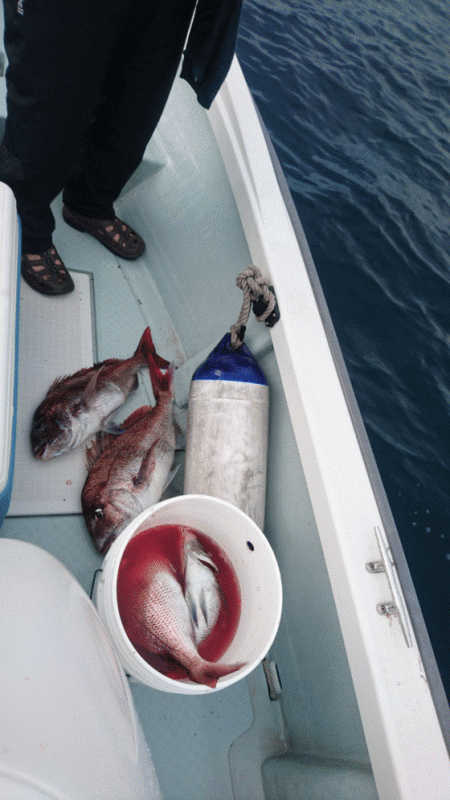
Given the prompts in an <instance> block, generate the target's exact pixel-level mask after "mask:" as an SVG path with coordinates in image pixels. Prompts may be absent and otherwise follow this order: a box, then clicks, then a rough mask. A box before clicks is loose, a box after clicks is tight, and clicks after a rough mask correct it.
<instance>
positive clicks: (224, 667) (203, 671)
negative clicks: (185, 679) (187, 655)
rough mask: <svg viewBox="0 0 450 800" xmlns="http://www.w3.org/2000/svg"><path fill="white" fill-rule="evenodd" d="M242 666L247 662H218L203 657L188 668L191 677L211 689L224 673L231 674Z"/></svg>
mask: <svg viewBox="0 0 450 800" xmlns="http://www.w3.org/2000/svg"><path fill="white" fill-rule="evenodd" d="M242 667H245V662H242V663H240V664H217V663H215V662H213V661H205V660H204V659H202V658H201V659H200V661H199V663H195V664H193V665H189V667H188V668H187V669H188V672H189V677H190V679H191V680H193V681H195V683H204V684H205V685H206V686H210V687H211V689H215V688H216V684H217V681H218V680H219V678H222V677H223V676H224V675H230V673H231V672H236V671H237V670H238V669H241V668H242Z"/></svg>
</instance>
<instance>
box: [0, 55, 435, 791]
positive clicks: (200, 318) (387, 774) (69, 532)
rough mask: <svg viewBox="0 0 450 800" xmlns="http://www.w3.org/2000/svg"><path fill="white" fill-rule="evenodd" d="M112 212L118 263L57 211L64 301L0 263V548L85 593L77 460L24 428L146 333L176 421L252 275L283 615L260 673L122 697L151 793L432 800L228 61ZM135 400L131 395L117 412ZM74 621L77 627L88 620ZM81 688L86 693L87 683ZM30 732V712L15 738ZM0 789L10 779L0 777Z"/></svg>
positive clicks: (404, 590) (378, 581)
mask: <svg viewBox="0 0 450 800" xmlns="http://www.w3.org/2000/svg"><path fill="white" fill-rule="evenodd" d="M5 113H6V112H5V102H4V98H3V99H2V106H1V115H2V116H3V117H4V116H5ZM3 188H4V187H3ZM11 209H12V210H11ZM117 212H118V215H119V216H121V217H122V218H124V219H126V220H127V222H128V223H129V224H131V225H132V226H133V227H134V228H135V229H136V230H138V231H139V232H140V233H141V235H142V236H143V237H144V239H145V241H146V244H147V247H146V251H145V253H144V255H143V256H142V257H141V258H140V259H139V260H138V261H137V262H134V263H132V264H131V263H129V262H125V261H121V260H120V259H117V258H116V257H114V256H112V255H110V254H109V253H107V252H106V251H105V250H104V248H102V247H101V245H100V244H99V243H98V242H96V241H95V240H94V239H92V237H89V236H86V235H84V234H81V233H78V232H77V231H74V230H72V229H71V228H69V227H68V226H67V225H65V223H64V222H63V221H62V219H61V198H57V199H56V200H55V202H54V213H55V217H56V219H57V228H56V232H55V245H56V247H57V249H58V251H59V252H60V254H61V256H62V257H63V259H64V261H65V263H66V264H67V265H68V266H69V268H70V270H71V274H72V276H73V278H74V282H75V287H76V288H75V292H74V293H73V294H72V295H67V296H64V297H60V298H56V299H54V298H50V299H49V298H45V297H43V296H41V295H37V294H36V293H34V292H32V291H31V289H29V287H28V286H27V285H26V284H24V282H23V281H22V283H21V285H20V286H19V284H18V280H17V277H14V276H15V275H17V270H15V269H14V268H13V269H11V270H10V272H9V273H7V271H5V270H4V269H3V263H2V277H1V280H2V294H1V299H2V303H3V304H4V306H2V308H3V313H2V316H1V320H0V325H1V326H2V336H1V340H2V342H3V343H4V351H5V352H4V354H3V356H2V357H3V361H2V362H0V363H1V369H2V375H4V376H5V381H3V386H4V387H5V390H4V393H3V395H1V396H0V397H1V398H2V409H1V415H2V418H1V423H2V428H1V429H0V430H1V433H2V439H3V442H4V445H3V451H2V458H3V466H2V472H1V473H0V474H1V475H2V480H3V484H2V485H1V487H0V489H1V491H2V504H3V509H4V512H5V513H4V514H3V516H4V519H3V524H2V528H1V535H2V539H1V540H0V541H1V542H3V543H5V542H7V543H9V544H11V543H12V542H14V543H29V544H32V545H34V546H37V547H38V548H39V553H42V551H44V552H45V553H47V554H50V555H51V556H52V557H55V558H56V559H57V560H58V562H60V563H61V564H62V565H64V567H65V568H66V570H68V571H69V573H70V575H71V576H73V578H74V581H75V582H76V585H77V586H81V587H82V590H84V592H85V593H86V595H89V594H90V592H91V588H92V584H93V581H94V576H95V574H96V572H97V571H98V570H101V568H102V561H103V558H102V556H100V555H99V554H98V553H96V551H95V550H94V548H93V546H92V543H91V541H90V539H89V536H88V534H87V531H86V528H85V525H84V520H83V517H82V516H81V513H80V501H79V495H80V487H81V486H82V483H83V481H84V478H85V474H86V473H85V465H84V453H82V452H80V451H73V453H71V454H70V455H69V456H67V457H64V458H61V459H53V460H52V461H50V462H48V463H46V464H42V463H37V462H36V463H33V459H32V458H31V456H30V454H29V452H28V449H27V447H28V445H27V442H28V438H27V437H28V435H29V419H30V414H31V413H32V409H33V408H34V407H35V406H36V404H37V401H38V399H39V398H41V397H42V396H43V393H45V391H46V389H47V387H48V385H49V383H50V382H51V381H52V380H54V378H55V377H57V376H58V375H60V374H69V373H71V372H74V371H75V370H76V369H79V368H80V367H81V366H86V365H89V364H91V363H93V361H101V360H103V359H104V358H108V357H124V358H125V357H128V356H129V355H130V354H131V353H132V352H133V350H134V348H135V347H136V344H137V342H138V341H139V338H140V336H141V334H142V331H143V329H144V328H145V327H146V326H147V325H150V327H151V330H152V335H153V338H154V342H155V345H156V348H157V350H158V352H160V353H161V355H162V356H163V357H165V358H167V359H168V360H170V361H173V362H174V363H175V364H176V367H177V390H176V404H177V405H178V406H179V407H180V409H183V408H185V406H186V403H187V397H188V391H189V385H190V380H191V377H192V374H193V372H194V370H195V369H196V368H197V367H198V365H199V364H200V363H202V361H203V360H204V359H205V357H206V355H207V354H208V353H209V352H210V351H211V350H212V348H213V347H215V345H216V344H217V342H218V341H219V340H220V339H221V338H222V336H223V335H224V333H226V332H227V331H228V330H229V329H230V325H231V324H233V323H234V322H235V321H236V318H237V317H238V315H239V310H240V306H241V301H242V296H241V292H240V290H239V289H238V287H237V286H236V277H237V276H238V275H239V273H241V271H242V270H243V269H246V268H247V267H249V266H250V265H256V266H257V267H258V268H259V270H260V271H261V273H262V275H263V276H264V277H265V278H266V280H267V282H268V284H270V285H271V286H272V287H273V288H274V293H275V295H276V300H277V304H278V308H279V312H280V318H279V320H278V321H277V322H276V323H275V324H274V325H273V327H269V326H267V325H265V324H264V323H261V322H260V321H258V320H257V319H256V318H255V317H254V316H253V315H252V317H251V319H250V320H249V322H248V324H247V329H246V333H245V342H246V344H247V345H248V347H249V348H250V350H251V352H252V353H253V354H254V356H255V358H256V359H257V361H258V364H259V365H260V366H261V368H262V369H263V371H264V373H265V375H266V377H267V380H268V383H269V387H270V430H269V447H268V467H267V487H266V507H265V522H264V526H263V530H264V533H265V535H266V537H267V539H268V541H269V542H270V544H271V546H272V548H273V551H274V553H275V556H276V559H277V562H278V565H279V568H280V572H281V576H282V583H283V613H282V617H281V622H280V627H279V630H278V633H277V636H276V638H275V640H274V642H273V645H272V647H271V649H270V651H269V653H268V654H267V656H266V658H265V659H264V661H263V662H262V663H261V664H259V665H258V666H257V667H256V668H255V669H254V670H253V672H251V673H250V674H249V675H248V676H247V677H246V678H245V679H243V680H241V681H238V682H237V683H235V684H233V686H230V687H228V688H227V689H225V690H223V691H218V692H212V693H206V694H204V695H201V696H195V697H185V696H184V695H177V694H168V693H165V692H162V691H158V690H155V689H152V688H149V687H148V686H144V685H142V684H139V683H136V682H131V681H130V682H129V689H128V688H127V689H126V691H131V697H132V700H130V703H131V705H132V706H133V707H134V709H135V710H136V712H137V717H138V719H139V724H140V726H141V729H142V731H143V734H144V736H145V740H146V743H147V745H148V748H149V751H150V753H151V758H152V762H153V764H154V768H155V771H156V775H157V778H158V781H159V785H160V789H161V794H162V796H163V798H165V800H294V799H295V800H299V798H302V800H325V798H327V799H328V798H333V800H350V798H352V800H353V798H354V799H355V800H356V798H357V800H376V798H378V800H425V798H426V800H450V758H449V746H450V715H449V709H448V703H447V700H446V696H445V692H444V688H443V685H442V682H441V679H440V676H439V671H438V668H437V665H436V662H435V659H434V655H433V652H432V648H431V645H430V642H429V639H428V635H427V631H426V627H425V624H424V620H423V617H422V614H421V610H420V605H419V603H418V600H417V597H416V594H415V590H414V587H413V584H412V581H411V577H410V574H409V570H408V566H407V563H406V560H405V557H404V553H403V550H402V546H401V543H400V540H399V536H398V532H397V530H396V528H395V523H394V520H393V518H392V514H391V512H390V509H389V505H388V501H387V499H386V495H385V492H384V489H383V486H382V483H381V480H380V477H379V473H378V470H377V467H376V463H375V461H374V457H373V454H372V451H371V448H370V444H369V441H368V438H367V435H366V432H365V429H364V425H363V422H362V419H361V415H360V412H359V410H358V407H357V403H356V400H355V397H354V394H353V391H352V387H351V384H350V381H349V377H348V374H347V371H346V368H345V364H344V361H343V358H342V354H341V351H340V348H339V344H338V341H337V338H336V335H335V332H334V329H333V325H332V322H331V319H330V316H329V313H328V310H327V307H326V302H325V299H324V296H323V293H322V289H321V286H320V282H319V279H318V276H317V273H316V270H315V267H314V263H313V260H312V257H311V253H310V251H309V248H308V244H307V241H306V239H305V236H304V233H303V230H302V227H301V223H300V221H299V218H298V216H297V212H296V210H295V207H294V204H293V202H292V198H291V196H290V193H289V190H288V187H287V184H286V181H285V178H284V176H283V173H282V170H281V168H280V165H279V162H278V160H277V157H276V155H275V153H274V149H273V147H272V144H271V142H270V139H269V136H268V134H267V132H266V130H265V128H264V125H263V123H262V121H261V119H260V117H259V114H258V111H257V109H256V106H255V104H254V102H253V100H252V97H251V95H250V92H249V89H248V86H247V84H246V81H245V79H244V76H243V73H242V70H241V68H240V65H239V63H238V61H237V59H236V58H235V59H234V61H233V64H232V67H231V69H230V72H229V74H228V76H227V78H226V80H225V82H224V84H223V86H222V88H221V90H220V92H219V94H218V96H217V98H216V99H215V101H214V103H213V105H212V107H211V109H210V110H209V111H205V110H204V109H203V108H201V107H200V106H199V105H198V104H197V102H196V99H195V96H194V94H193V92H192V90H191V89H190V87H189V86H188V85H187V84H186V83H185V82H183V81H181V80H177V81H176V83H175V85H174V88H173V91H172V94H171V96H170V99H169V102H168V104H167V107H166V110H165V112H164V115H163V117H162V119H161V121H160V124H159V125H158V128H157V130H156V132H155V135H154V137H153V139H152V141H151V142H150V144H149V146H148V148H147V151H146V154H145V157H144V160H143V162H142V164H141V165H140V167H139V168H138V170H137V171H136V173H135V174H134V175H133V177H132V178H131V179H130V181H129V183H128V184H127V186H126V187H125V189H124V191H123V193H122V195H121V197H120V198H119V200H118V203H117ZM1 214H2V216H1V220H2V226H3V227H2V236H3V240H2V241H4V242H5V241H6V239H8V242H9V244H7V245H6V244H5V247H4V249H3V251H2V258H7V259H10V260H12V261H13V262H14V263H17V262H16V261H15V259H17V254H18V248H17V237H18V222H17V219H16V218H15V216H14V206H13V204H12V200H11V197H10V196H9V194H8V192H7V191H3V193H2V212H1ZM5 248H6V250H7V252H6V253H5V252H4V251H5ZM8 248H9V249H8ZM7 275H9V277H7ZM18 292H20V298H19V294H18ZM16 298H18V299H17V302H16ZM17 331H18V338H17V339H16V332H17ZM15 381H18V391H17V398H18V400H17V411H15V405H14V396H15ZM149 396H151V390H150V387H149V386H148V385H147V382H146V379H145V377H144V378H143V379H142V381H141V383H140V387H139V389H138V392H137V394H136V396H135V397H134V398H133V399H132V400H130V401H129V402H128V403H127V406H126V412H124V413H130V409H132V408H134V407H138V405H142V404H143V403H146V402H148V397H149ZM130 403H131V405H130ZM14 454H15V462H14ZM176 458H177V460H178V463H179V465H180V468H179V470H178V473H177V475H176V476H175V478H174V480H173V481H172V483H171V485H170V486H169V487H168V488H167V490H166V493H165V494H164V495H163V497H174V496H177V494H182V493H183V454H182V453H179V454H177V456H176ZM13 463H14V477H12V467H13ZM6 506H9V510H8V513H7V514H6ZM0 507H1V506H0ZM5 514H6V515H5ZM11 546H12V544H11ZM33 552H35V551H33ZM36 557H37V556H36ZM40 557H41V556H40ZM39 563H40V562H39ZM46 563H47V562H46ZM42 574H43V575H45V574H46V573H45V569H44V568H43V573H42ZM14 579H15V580H16V579H18V576H15V578H14ZM43 580H44V578H43ZM77 591H78V589H77ZM80 591H81V590H80ZM83 596H84V594H83ZM83 607H84V606H83ZM86 608H89V609H90V611H89V613H90V614H94V613H96V612H94V611H93V610H92V609H93V606H92V608H91V603H90V601H89V600H88V599H86ZM86 613H87V612H86ZM0 614H1V612H0ZM13 624H14V620H13ZM17 624H19V623H18V622H17ZM63 633H64V631H63V628H61V630H60V636H61V637H63ZM56 635H58V633H57V634H56ZM62 641H63V640H62V638H61V642H62ZM61 642H60V643H59V644H60V645H61V646H60V647H58V653H59V652H60V651H61V649H62V644H61ZM5 646H6V645H5V641H3V643H2V648H3V649H4V648H5ZM105 646H106V645H105ZM56 674H58V673H57V671H56ZM60 679H61V680H63V681H64V678H61V676H60ZM55 680H56V679H55ZM86 680H90V681H92V682H93V687H94V689H95V687H96V685H97V684H96V682H95V678H94V677H93V676H92V673H89V672H86ZM124 680H125V679H124ZM124 691H125V690H124ZM94 694H95V693H94ZM58 696H59V695H58ZM94 704H95V703H94ZM9 713H10V714H11V713H14V709H12V711H11V710H10V712H9ZM47 713H49V711H48V709H46V708H39V707H37V708H36V709H35V710H33V712H31V710H30V712H29V718H26V719H25V721H23V722H22V724H24V725H25V726H28V725H30V726H32V725H33V717H34V716H35V714H43V715H46V714H47ZM103 713H104V715H105V718H107V717H108V713H109V712H108V709H107V708H105V709H103ZM130 713H131V712H130ZM111 714H112V712H111ZM130 718H131V717H130ZM111 719H113V716H111ZM114 719H115V717H114ZM71 724H72V721H70V720H68V729H70V726H71ZM111 724H112V723H111ZM117 724H118V723H117ZM107 727H108V725H107V723H105V730H106V728H107ZM40 746H41V748H43V749H41V757H42V759H44V758H46V757H47V756H46V751H45V747H44V745H43V744H42V743H41V745H40ZM105 746H106V745H105ZM30 763H31V756H30ZM33 763H34V762H33ZM2 770H3V772H2ZM30 770H31V766H30ZM26 772H27V769H26V765H25V768H24V773H26ZM0 774H3V776H4V779H5V780H6V778H7V777H8V775H6V772H5V767H4V766H2V760H1V758H0ZM8 774H9V773H8ZM5 775H6V777H5ZM38 790H39V791H41V792H42V793H43V794H42V795H41V794H39V793H38ZM44 790H45V791H47V792H48V795H45V794H44ZM29 791H31V790H29ZM33 791H35V792H36V795H34V794H33V795H31V794H23V797H31V796H32V797H35V796H36V797H41V796H42V797H43V796H51V797H63V796H64V798H69V797H70V798H72V797H77V798H78V797H80V798H81V797H83V798H86V800H87V795H85V794H83V791H82V790H81V788H80V793H75V794H73V795H70V794H68V793H64V794H62V793H61V794H58V793H57V792H56V789H51V786H50V784H48V785H46V786H43V785H42V786H41V785H40V784H39V785H38V783H36V784H35V785H34V789H33ZM51 791H53V794H52V793H51ZM117 791H118V793H117V794H116V795H114V796H115V797H117V798H122V800H128V798H131V796H133V797H134V796H135V795H131V793H130V794H128V793H127V792H125V793H122V794H121V790H120V789H118V790H117ZM11 796H13V795H12V794H11ZM14 796H16V795H14ZM17 796H20V797H22V794H20V795H17ZM95 796H96V797H97V796H98V797H103V796H105V797H106V796H108V797H109V798H111V797H112V795H111V794H108V795H106V794H105V795H103V794H101V792H100V793H99V794H98V795H97V794H96V795H95ZM139 796H142V797H144V796H145V797H150V796H153V795H151V794H143V795H139Z"/></svg>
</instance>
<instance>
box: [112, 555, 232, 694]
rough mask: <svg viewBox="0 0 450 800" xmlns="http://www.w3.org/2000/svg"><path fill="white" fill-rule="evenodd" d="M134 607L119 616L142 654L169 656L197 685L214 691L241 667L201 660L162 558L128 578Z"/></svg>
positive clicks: (178, 590)
mask: <svg viewBox="0 0 450 800" xmlns="http://www.w3.org/2000/svg"><path fill="white" fill-rule="evenodd" d="M127 588H128V591H129V592H130V593H132V592H133V593H134V594H133V604H132V606H128V609H127V611H126V613H125V614H123V613H122V612H121V614H122V622H123V624H124V627H125V630H126V631H127V634H128V636H129V638H130V639H131V641H132V642H133V644H134V646H135V647H137V648H138V649H139V650H140V651H141V652H143V653H145V652H147V653H156V654H158V655H160V656H163V657H164V656H169V657H170V659H172V660H173V661H175V662H177V663H178V664H181V665H182V666H183V667H184V668H185V670H186V672H187V674H188V677H189V678H190V679H191V680H192V681H195V682H196V683H203V684H205V685H207V686H210V687H211V688H214V687H215V686H216V684H217V681H218V679H219V678H220V677H222V676H224V675H229V674H230V673H231V672H235V671H236V670H238V669H240V668H241V667H242V666H243V664H219V663H216V662H212V661H206V660H205V659H204V658H202V657H201V656H200V655H199V653H198V651H197V648H196V645H195V635H194V631H193V625H192V618H191V614H190V610H189V608H188V604H187V602H186V600H185V598H184V596H183V591H182V587H181V585H180V583H179V581H178V580H177V578H176V576H175V574H174V570H173V567H172V565H171V564H170V562H169V561H165V560H163V559H161V560H159V561H155V562H152V563H150V564H147V565H146V566H145V568H144V570H143V569H142V567H141V565H140V564H136V566H135V568H134V575H133V573H131V574H129V575H128V587H127Z"/></svg>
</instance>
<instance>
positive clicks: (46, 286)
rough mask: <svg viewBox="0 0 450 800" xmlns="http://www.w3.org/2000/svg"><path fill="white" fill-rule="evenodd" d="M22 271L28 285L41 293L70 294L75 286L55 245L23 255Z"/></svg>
mask: <svg viewBox="0 0 450 800" xmlns="http://www.w3.org/2000/svg"><path fill="white" fill-rule="evenodd" d="M21 272H22V277H23V279H24V280H25V281H26V282H27V283H28V285H29V286H31V288H32V289H35V290H36V292H40V293H41V294H47V295H57V294H68V292H72V291H73V290H74V288H75V286H74V282H73V280H72V278H71V277H70V275H69V273H68V272H67V270H66V268H65V266H64V264H63V262H62V261H61V259H60V257H59V255H58V253H57V252H56V250H55V248H54V247H50V248H49V249H48V250H45V251H44V252H43V253H39V254H33V253H30V254H27V255H23V256H22V259H21Z"/></svg>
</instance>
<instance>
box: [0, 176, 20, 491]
mask: <svg viewBox="0 0 450 800" xmlns="http://www.w3.org/2000/svg"><path fill="white" fill-rule="evenodd" d="M17 280H18V222H17V213H16V202H15V200H14V195H13V193H12V191H11V189H10V188H9V187H8V186H6V185H5V184H4V183H0V492H2V491H3V490H4V489H5V487H6V485H7V483H8V479H9V468H10V461H11V455H12V430H13V418H14V376H15V362H16V314H17V308H16V298H17Z"/></svg>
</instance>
